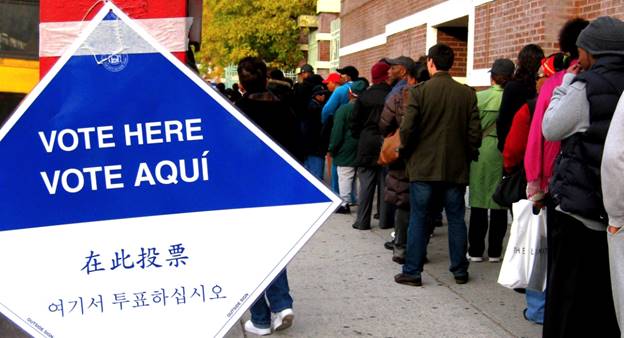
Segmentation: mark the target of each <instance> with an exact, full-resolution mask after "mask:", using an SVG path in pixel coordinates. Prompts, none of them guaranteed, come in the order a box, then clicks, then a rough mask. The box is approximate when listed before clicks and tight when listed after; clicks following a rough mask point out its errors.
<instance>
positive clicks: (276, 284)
mask: <svg viewBox="0 0 624 338" xmlns="http://www.w3.org/2000/svg"><path fill="white" fill-rule="evenodd" d="M289 290H290V289H289V288H288V277H287V276H286V269H284V271H282V272H280V273H279V275H277V277H275V279H274V280H273V282H271V284H269V287H267V288H266V290H264V293H263V294H262V295H261V296H260V297H258V299H257V300H256V302H255V303H254V304H253V305H252V306H251V308H250V309H249V311H250V312H251V321H252V322H253V323H254V325H255V326H256V327H259V328H263V329H268V328H270V327H271V312H274V313H276V312H280V311H282V310H284V309H288V308H292V304H293V299H292V297H291V296H290V294H289V293H288V291H289ZM267 299H268V300H269V303H268V304H267Z"/></svg>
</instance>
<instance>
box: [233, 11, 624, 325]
mask: <svg viewBox="0 0 624 338" xmlns="http://www.w3.org/2000/svg"><path fill="white" fill-rule="evenodd" d="M558 42H559V47H560V52H558V53H554V54H552V55H549V56H547V57H545V55H544V52H543V50H542V49H541V48H540V47H539V46H538V45H535V44H529V45H526V46H525V47H523V48H522V49H521V51H520V52H519V54H518V58H517V62H516V64H514V62H513V61H511V60H509V59H497V60H496V61H495V62H494V63H493V64H492V67H491V69H490V78H491V87H490V88H488V89H486V90H483V91H480V92H478V93H477V92H476V91H475V90H474V89H473V88H471V87H469V86H467V85H464V84H461V83H459V82H457V81H455V80H454V79H453V77H452V76H451V75H450V73H449V70H450V69H451V68H452V66H453V63H454V58H455V55H454V52H453V49H452V48H451V47H449V46H447V45H445V44H436V45H434V46H433V47H431V48H430V49H429V50H428V53H427V55H426V56H424V57H421V58H420V59H419V60H418V61H414V60H413V59H411V58H410V57H407V56H400V57H397V58H383V59H381V60H379V61H378V62H377V63H375V64H374V65H373V66H372V68H371V71H370V79H371V81H370V84H369V81H368V79H366V78H364V77H361V76H360V73H359V71H358V70H357V69H356V68H355V67H353V66H346V67H343V68H340V69H338V70H337V72H336V73H331V74H329V75H328V76H327V77H326V78H325V79H323V78H322V77H321V76H319V75H317V74H314V70H313V68H312V67H311V66H309V65H305V66H303V67H302V68H301V73H300V74H299V81H298V82H297V83H296V84H295V85H294V86H291V85H290V84H289V83H288V82H287V81H284V80H283V78H280V73H279V72H277V71H273V72H271V73H269V74H267V70H266V65H264V63H263V62H262V60H260V59H258V58H246V59H244V60H242V61H241V63H240V64H239V67H238V72H239V78H240V83H241V89H242V91H243V92H244V94H243V95H242V97H241V98H240V99H238V100H237V101H236V105H237V106H238V107H239V108H240V109H241V110H242V111H243V112H244V113H245V114H247V116H248V117H250V118H251V119H252V120H253V121H254V122H255V123H256V124H258V125H259V126H260V127H261V128H262V129H264V130H265V131H266V132H267V133H268V134H269V135H271V136H272V137H273V138H274V139H275V140H276V141H277V142H278V143H280V144H281V145H282V146H283V147H284V148H286V149H287V150H288V151H289V152H290V153H291V154H292V155H293V156H294V157H296V158H297V159H298V160H299V161H301V163H303V164H304V166H305V167H306V168H307V169H308V170H309V171H310V172H311V173H312V174H314V175H315V176H316V177H318V178H319V179H321V180H322V179H323V178H324V176H325V175H324V174H325V168H328V169H327V171H328V173H329V175H330V176H331V185H332V188H333V190H334V191H336V192H337V193H339V195H340V197H341V199H342V200H343V203H342V205H341V206H340V208H339V209H338V210H337V212H338V213H343V214H349V213H350V212H351V207H352V206H353V205H354V204H357V206H358V207H357V214H356V217H355V222H354V223H353V225H352V226H353V228H354V229H357V230H369V229H371V218H372V214H373V206H374V204H375V203H374V199H375V196H377V203H376V204H377V206H378V215H379V227H380V228H392V227H394V229H395V238H394V239H393V240H392V241H390V242H388V243H386V244H385V245H386V247H387V248H389V249H392V250H393V254H392V260H393V261H394V262H396V263H399V264H401V265H402V268H401V271H400V273H398V274H397V275H396V276H394V280H395V282H396V283H399V284H404V285H409V286H420V285H422V283H423V280H422V272H423V269H424V264H426V262H427V245H428V243H429V238H430V237H431V235H432V233H433V229H434V227H435V226H436V225H439V224H441V219H442V216H441V212H442V210H444V212H445V214H446V218H447V221H448V243H449V259H450V265H449V271H450V272H451V274H452V275H453V277H454V279H455V281H456V283H458V284H464V283H467V282H468V281H469V279H470V278H469V272H468V268H469V265H470V262H474V263H478V262H483V261H484V260H485V258H486V257H485V255H486V253H487V260H488V261H490V262H492V263H497V262H500V261H501V258H502V257H501V256H502V253H503V240H504V237H505V233H506V230H507V226H508V219H507V214H508V207H509V206H508V205H500V204H498V203H496V202H495V201H494V200H493V199H492V195H493V194H494V192H495V190H496V188H497V186H498V185H499V182H500V181H501V178H502V177H503V175H510V174H517V175H519V177H521V178H522V179H525V184H526V195H525V194H522V195H523V196H522V197H526V198H527V199H529V200H531V201H533V203H534V206H535V208H546V210H547V229H548V231H547V233H548V248H549V251H548V274H547V278H548V282H547V288H546V291H545V292H542V291H541V290H523V292H525V293H526V301H527V308H526V310H525V311H524V317H525V318H526V319H527V320H529V321H532V322H535V323H538V324H542V323H543V325H544V328H543V333H544V336H545V337H555V336H556V337H563V336H571V335H590V334H593V332H594V331H595V330H596V329H595V328H596V327H600V332H601V333H600V335H601V336H606V337H616V336H619V335H620V329H619V327H618V320H619V323H620V325H622V318H623V316H624V315H622V306H624V292H622V291H621V289H622V287H623V285H622V283H624V268H622V266H624V265H622V264H621V263H620V258H621V255H620V256H618V254H621V253H622V252H624V250H623V249H622V248H624V246H623V245H621V244H620V243H621V241H619V239H620V236H621V233H620V231H619V230H620V227H621V226H622V225H623V224H622V219H623V218H624V216H622V215H624V203H623V202H622V200H623V199H622V198H621V197H624V196H622V195H623V194H624V189H622V183H621V182H622V180H621V179H620V177H621V175H622V171H621V170H619V169H622V168H624V154H623V151H622V150H621V149H622V147H621V145H620V144H618V143H617V142H619V141H620V140H621V138H622V135H621V133H622V128H623V127H624V124H623V123H621V122H622V121H624V118H619V119H617V117H615V118H614V112H616V105H617V103H618V100H619V99H620V97H621V94H622V91H623V90H624V23H623V22H622V21H620V20H618V19H615V18H612V17H601V18H598V19H596V20H595V21H593V22H591V23H589V22H588V21H586V20H583V19H578V18H577V19H573V20H570V21H568V22H567V23H566V24H565V25H564V26H563V27H562V29H561V31H560V34H559V41H558ZM281 76H282V77H283V74H282V75H281ZM622 107H624V102H622V100H620V104H619V106H618V111H622V110H623V109H622ZM616 114H617V113H616ZM622 114H624V113H620V115H622ZM612 119H613V121H618V123H611V122H612ZM610 124H611V126H612V128H611V130H609V126H610ZM614 124H615V125H614ZM616 128H617V129H616ZM614 130H616V131H614ZM396 133H398V135H399V137H400V146H399V147H398V149H396V151H397V152H398V159H397V160H395V161H394V162H392V163H390V164H388V165H383V166H382V165H380V164H379V162H378V160H379V157H380V152H381V148H382V144H383V143H384V140H386V141H388V139H389V138H391V137H392V136H393V135H395V134H396ZM614 133H615V134H614ZM607 135H608V136H607ZM605 142H607V143H608V144H607V145H606V146H605ZM609 142H610V143H609ZM603 153H604V154H605V156H604V158H603ZM327 154H329V155H330V156H329V157H326V155H327ZM326 159H330V161H331V163H325V162H326ZM601 161H602V163H601ZM601 164H602V176H601ZM356 178H357V179H358V180H357V181H358V182H359V185H357V189H355V187H356ZM467 186H469V205H470V219H469V226H467V224H466V222H465V216H466V210H465V200H464V197H465V194H466V187H467ZM355 195H357V199H355V198H354V196H355ZM605 206H606V207H605ZM486 234H488V240H487V251H486V243H485V237H486ZM266 300H268V303H267V301H266ZM614 304H615V306H614ZM251 312H252V319H251V321H249V322H248V323H246V324H245V329H246V330H247V331H248V332H251V333H256V334H270V333H271V332H272V330H279V329H284V328H287V327H289V326H290V325H291V323H292V320H293V316H294V313H293V312H292V298H291V297H290V296H289V294H288V282H287V278H286V271H284V272H283V273H282V274H280V275H279V276H278V278H277V279H276V280H275V281H274V282H273V283H272V284H271V286H270V287H269V288H268V289H267V291H266V299H265V298H264V296H263V297H261V300H258V301H257V302H256V304H254V306H252V309H251ZM271 312H274V313H276V316H275V319H274V322H273V323H271ZM590 323H591V324H597V325H590Z"/></svg>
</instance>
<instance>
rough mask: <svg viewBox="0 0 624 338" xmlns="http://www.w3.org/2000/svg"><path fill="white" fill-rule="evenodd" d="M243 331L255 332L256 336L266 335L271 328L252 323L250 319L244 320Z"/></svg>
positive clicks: (269, 332)
mask: <svg viewBox="0 0 624 338" xmlns="http://www.w3.org/2000/svg"><path fill="white" fill-rule="evenodd" d="M245 331H246V332H248V333H252V334H255V335H257V336H267V335H270V334H271V328H266V329H263V328H260V327H257V326H255V325H254V323H253V322H252V321H251V320H248V321H246V322H245Z"/></svg>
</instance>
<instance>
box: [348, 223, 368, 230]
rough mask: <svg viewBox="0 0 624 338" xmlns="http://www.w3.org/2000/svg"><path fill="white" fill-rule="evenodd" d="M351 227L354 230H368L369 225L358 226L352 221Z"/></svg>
mask: <svg viewBox="0 0 624 338" xmlns="http://www.w3.org/2000/svg"><path fill="white" fill-rule="evenodd" d="M351 227H352V228H353V229H356V230H370V229H371V227H370V225H369V226H367V227H362V226H359V225H358V224H357V223H353V225H352V226H351Z"/></svg>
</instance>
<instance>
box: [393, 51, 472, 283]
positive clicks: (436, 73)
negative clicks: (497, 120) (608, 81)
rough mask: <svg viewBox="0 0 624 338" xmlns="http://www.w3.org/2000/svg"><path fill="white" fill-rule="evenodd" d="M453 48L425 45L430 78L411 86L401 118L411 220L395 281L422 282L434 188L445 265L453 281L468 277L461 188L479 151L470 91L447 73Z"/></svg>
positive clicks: (461, 280)
mask: <svg viewBox="0 0 624 338" xmlns="http://www.w3.org/2000/svg"><path fill="white" fill-rule="evenodd" d="M453 59H454V55H453V50H452V49H451V48H450V47H449V46H447V45H444V44H437V45H435V46H433V47H431V48H430V49H429V54H428V56H427V68H428V70H429V73H430V74H431V79H430V80H429V81H426V82H424V83H423V84H421V85H418V86H416V87H415V88H413V89H411V90H410V91H409V94H408V100H407V110H406V112H405V117H404V118H403V121H402V122H401V127H400V135H401V144H402V147H401V149H400V155H401V156H402V157H403V158H405V159H406V161H407V168H406V173H407V176H408V178H409V180H410V210H411V211H410V223H409V228H408V233H407V248H406V249H407V252H406V256H405V264H404V265H403V271H402V273H400V274H398V275H396V276H395V277H394V280H395V281H396V282H397V283H400V284H407V285H412V286H420V285H422V281H421V272H422V271H423V263H424V262H423V260H424V258H425V256H426V253H427V231H426V225H425V223H426V222H425V220H426V214H427V205H428V204H429V201H430V199H431V193H432V191H433V190H434V189H435V190H437V191H439V192H440V194H441V195H442V196H444V207H445V210H446V216H447V219H448V227H449V228H448V236H449V256H450V260H451V265H450V271H451V272H452V273H453V276H454V277H455V281H456V282H457V283H458V284H464V283H466V282H467V281H468V260H467V259H466V247H467V229H466V223H465V221H464V216H465V204H464V194H465V192H466V185H467V184H468V178H469V168H470V162H471V161H472V160H476V159H477V157H478V149H479V146H480V144H481V126H480V120H479V109H478V107H477V97H476V94H475V91H474V90H473V89H472V88H470V87H468V86H465V85H462V84H460V83H458V82H456V81H455V80H453V78H452V77H451V75H450V74H449V73H448V70H449V69H450V68H451V66H452V65H453Z"/></svg>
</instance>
